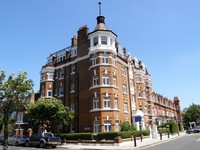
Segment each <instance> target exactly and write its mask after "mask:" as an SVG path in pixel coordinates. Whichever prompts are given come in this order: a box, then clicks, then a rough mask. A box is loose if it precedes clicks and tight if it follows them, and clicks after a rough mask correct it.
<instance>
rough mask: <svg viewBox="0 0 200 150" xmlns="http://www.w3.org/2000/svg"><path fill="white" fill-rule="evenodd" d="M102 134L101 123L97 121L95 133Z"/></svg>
mask: <svg viewBox="0 0 200 150" xmlns="http://www.w3.org/2000/svg"><path fill="white" fill-rule="evenodd" d="M99 132H100V121H95V122H94V133H99Z"/></svg>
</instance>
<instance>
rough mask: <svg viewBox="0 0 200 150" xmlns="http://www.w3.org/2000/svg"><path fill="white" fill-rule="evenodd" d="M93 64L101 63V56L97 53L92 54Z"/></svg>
mask: <svg viewBox="0 0 200 150" xmlns="http://www.w3.org/2000/svg"><path fill="white" fill-rule="evenodd" d="M91 60H92V66H94V65H97V64H98V63H99V57H98V56H97V55H94V56H92V59H91Z"/></svg>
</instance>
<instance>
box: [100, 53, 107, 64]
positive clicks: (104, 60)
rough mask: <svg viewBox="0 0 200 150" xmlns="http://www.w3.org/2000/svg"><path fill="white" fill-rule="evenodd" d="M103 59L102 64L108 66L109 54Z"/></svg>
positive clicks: (104, 55)
mask: <svg viewBox="0 0 200 150" xmlns="http://www.w3.org/2000/svg"><path fill="white" fill-rule="evenodd" d="M101 58H102V64H108V55H107V54H103V55H102V57H101Z"/></svg>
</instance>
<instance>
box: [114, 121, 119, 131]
mask: <svg viewBox="0 0 200 150" xmlns="http://www.w3.org/2000/svg"><path fill="white" fill-rule="evenodd" d="M115 131H119V121H118V120H116V121H115Z"/></svg>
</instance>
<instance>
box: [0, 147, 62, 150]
mask: <svg viewBox="0 0 200 150" xmlns="http://www.w3.org/2000/svg"><path fill="white" fill-rule="evenodd" d="M36 149H37V150H45V149H51V150H62V149H60V148H55V149H52V148H51V147H47V148H37V147H23V146H8V150H36ZM0 150H2V146H0ZM63 150H64V149H63ZM65 150H66V149H65Z"/></svg>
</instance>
